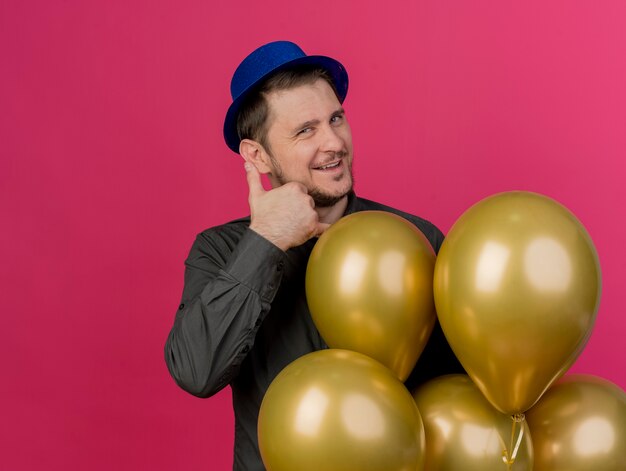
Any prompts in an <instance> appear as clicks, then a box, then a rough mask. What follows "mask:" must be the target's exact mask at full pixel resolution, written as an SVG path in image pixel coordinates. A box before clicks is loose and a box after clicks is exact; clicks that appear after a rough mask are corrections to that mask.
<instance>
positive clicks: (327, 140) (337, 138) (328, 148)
mask: <svg viewBox="0 0 626 471" xmlns="http://www.w3.org/2000/svg"><path fill="white" fill-rule="evenodd" d="M344 147H345V143H344V141H343V138H342V137H341V135H340V134H339V132H338V130H337V129H336V128H334V127H332V126H325V127H324V131H323V133H322V143H321V150H322V151H323V152H341V151H342V150H343V149H344Z"/></svg>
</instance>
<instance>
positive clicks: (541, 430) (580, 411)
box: [526, 375, 626, 471]
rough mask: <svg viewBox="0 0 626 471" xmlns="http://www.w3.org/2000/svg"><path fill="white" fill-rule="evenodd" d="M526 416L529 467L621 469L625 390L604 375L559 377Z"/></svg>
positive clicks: (545, 470)
mask: <svg viewBox="0 0 626 471" xmlns="http://www.w3.org/2000/svg"><path fill="white" fill-rule="evenodd" d="M526 417H527V420H528V426H529V427H530V430H531V433H532V438H533V443H534V445H535V471H623V470H624V469H626V393H625V392H624V391H622V390H621V389H620V388H619V387H618V386H616V385H615V384H613V383H611V382H610V381H607V380H605V379H602V378H598V377H594V376H588V375H571V376H567V377H565V378H562V379H561V380H559V381H558V382H557V383H555V385H554V386H552V387H551V388H550V389H548V391H546V393H545V394H544V396H543V397H542V398H541V399H540V400H539V402H538V403H537V405H535V406H534V407H533V408H532V409H530V410H529V411H528V413H527V415H526Z"/></svg>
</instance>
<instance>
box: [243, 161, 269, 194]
mask: <svg viewBox="0 0 626 471" xmlns="http://www.w3.org/2000/svg"><path fill="white" fill-rule="evenodd" d="M243 166H244V168H245V169H246V179H247V180H248V188H249V190H250V197H251V198H254V197H255V196H258V195H262V194H263V193H265V189H264V188H263V184H262V183H261V174H260V173H259V171H258V170H257V169H256V167H255V166H254V165H253V164H251V163H250V162H246V163H245V164H244V165H243Z"/></svg>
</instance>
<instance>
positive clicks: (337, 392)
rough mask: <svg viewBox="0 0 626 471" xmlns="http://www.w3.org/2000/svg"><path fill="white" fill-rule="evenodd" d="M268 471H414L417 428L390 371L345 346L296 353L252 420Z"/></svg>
mask: <svg viewBox="0 0 626 471" xmlns="http://www.w3.org/2000/svg"><path fill="white" fill-rule="evenodd" d="M258 436H259V448H260V451H261V457H262V459H263V463H264V464H265V467H266V468H267V470H268V471H294V470H298V471H320V470H333V471H354V470H357V469H358V470H362V471H367V470H371V471H405V470H411V471H420V470H423V469H424V467H423V462H424V426H423V423H422V419H421V417H420V414H419V411H418V410H417V406H416V405H415V402H414V401H413V398H412V397H411V394H410V393H409V391H408V390H407V389H406V388H405V387H404V385H403V384H402V383H401V382H400V381H399V380H398V379H397V378H396V377H395V375H394V374H393V372H392V371H390V370H389V369H388V368H386V367H384V366H383V365H381V364H380V363H378V362H377V361H374V360H372V359H371V358H369V357H367V356H365V355H362V354H360V353H356V352H352V351H348V350H320V351H317V352H313V353H309V354H308V355H305V356H303V357H300V358H299V359H297V360H296V361H294V362H293V363H291V364H289V365H287V367H286V368H285V369H284V370H283V371H281V372H280V373H279V375H278V376H277V377H276V378H275V379H274V381H273V382H272V384H271V385H270V387H269V389H268V390H267V392H266V394H265V397H264V398H263V402H262V404H261V410H260V412H259V422H258Z"/></svg>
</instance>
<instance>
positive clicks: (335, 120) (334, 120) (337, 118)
mask: <svg viewBox="0 0 626 471" xmlns="http://www.w3.org/2000/svg"><path fill="white" fill-rule="evenodd" d="M342 120H343V116H342V115H337V116H333V117H332V118H330V122H331V123H332V124H338V123H341V121H342Z"/></svg>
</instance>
